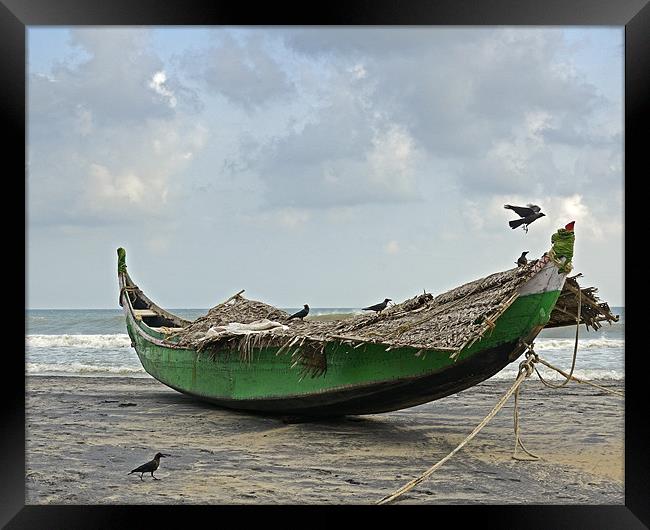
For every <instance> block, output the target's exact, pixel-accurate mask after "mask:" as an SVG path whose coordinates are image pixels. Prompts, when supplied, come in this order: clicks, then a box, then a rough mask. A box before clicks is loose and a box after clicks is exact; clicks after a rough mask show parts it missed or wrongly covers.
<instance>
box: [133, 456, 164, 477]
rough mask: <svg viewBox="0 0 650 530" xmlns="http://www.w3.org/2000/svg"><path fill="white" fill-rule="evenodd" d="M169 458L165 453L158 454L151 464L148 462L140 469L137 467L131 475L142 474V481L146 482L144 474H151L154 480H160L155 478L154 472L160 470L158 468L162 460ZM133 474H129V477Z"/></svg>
mask: <svg viewBox="0 0 650 530" xmlns="http://www.w3.org/2000/svg"><path fill="white" fill-rule="evenodd" d="M165 456H169V455H165V454H163V453H156V456H154V457H153V460H151V461H150V462H147V463H146V464H142V465H141V466H140V467H136V468H135V469H134V470H132V471H131V473H140V480H144V479H143V478H142V474H143V473H151V476H152V477H153V479H154V480H160V479H159V478H156V477H154V476H153V472H154V471H156V469H158V466H160V459H161V458H163V457H165ZM131 473H127V475H130V474H131Z"/></svg>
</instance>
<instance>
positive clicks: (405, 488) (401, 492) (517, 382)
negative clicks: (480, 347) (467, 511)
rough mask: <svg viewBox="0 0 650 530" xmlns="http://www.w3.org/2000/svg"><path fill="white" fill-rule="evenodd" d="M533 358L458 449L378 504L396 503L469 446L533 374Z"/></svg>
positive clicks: (526, 361)
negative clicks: (395, 501) (466, 445)
mask: <svg viewBox="0 0 650 530" xmlns="http://www.w3.org/2000/svg"><path fill="white" fill-rule="evenodd" d="M533 359H534V358H533V356H532V354H530V353H527V354H526V360H525V361H522V362H521V363H520V364H519V374H518V375H517V379H515V382H514V383H513V385H512V386H511V387H510V389H508V391H507V392H506V393H505V394H504V395H503V397H502V398H501V399H500V400H499V402H498V403H497V404H496V405H495V406H494V408H493V409H492V410H491V411H490V413H489V414H488V415H487V416H486V417H485V419H484V420H483V421H482V422H481V423H479V424H478V425H477V426H476V427H475V428H474V430H473V431H472V432H471V433H470V434H469V436H468V437H467V438H465V439H464V440H463V441H462V442H461V443H460V444H458V446H456V448H455V449H454V450H453V451H452V452H451V453H449V454H448V455H447V456H445V457H444V458H443V459H442V460H440V461H439V462H438V463H437V464H434V465H433V466H431V467H430V468H429V469H427V470H426V471H425V472H424V473H422V474H421V475H420V476H419V477H417V478H415V479H413V480H412V481H410V482H409V483H407V484H405V485H404V486H402V487H401V488H399V489H398V490H396V491H395V492H394V493H391V494H390V495H387V496H386V497H384V498H383V499H381V500H380V501H378V502H377V503H376V504H388V503H389V502H392V501H394V500H395V499H397V498H398V497H400V496H402V495H404V493H406V492H407V491H409V490H411V489H413V488H414V487H415V486H417V485H418V484H420V482H422V481H423V480H424V479H426V478H427V477H428V476H429V475H431V474H432V473H433V472H434V471H435V470H436V469H438V468H439V467H440V466H442V464H444V463H445V462H446V461H447V460H449V459H450V458H451V457H452V456H453V455H455V454H456V453H457V452H458V451H460V449H462V448H463V447H464V446H465V444H467V443H468V442H469V441H470V440H471V439H472V438H474V436H476V435H477V434H478V433H479V432H480V431H481V429H483V427H485V426H486V425H487V424H488V423H489V422H490V420H491V419H492V418H494V416H496V414H497V412H499V411H500V410H501V409H502V408H503V406H504V405H505V403H506V401H508V398H509V397H510V396H511V395H512V394H513V392H515V391H516V390H517V389H518V388H519V385H521V383H523V382H524V380H525V379H526V378H527V377H529V376H530V375H531V374H532V373H533V363H534V362H535V361H534V360H533Z"/></svg>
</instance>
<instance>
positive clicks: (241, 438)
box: [26, 376, 624, 505]
mask: <svg viewBox="0 0 650 530" xmlns="http://www.w3.org/2000/svg"><path fill="white" fill-rule="evenodd" d="M510 384H511V383H510V382H508V381H487V382H484V383H482V384H481V385H478V386H476V387H474V388H471V389H468V390H465V391H463V392H461V393H459V394H456V395H453V396H450V397H447V398H444V399H441V400H438V401H435V402H432V403H428V404H425V405H421V406H418V407H414V408H411V409H406V410H402V411H397V412H391V413H385V414H378V415H368V416H354V417H346V418H342V419H337V420H327V421H319V422H311V423H289V424H287V423H284V422H283V421H282V420H281V419H280V418H276V417H264V416H257V415H252V414H247V413H242V412H236V411H229V410H224V409H219V408H217V407H215V406H212V405H210V404H206V403H201V402H198V401H195V400H193V399H191V398H189V397H186V396H184V395H182V394H180V393H178V392H176V391H174V390H171V389H169V388H167V387H166V386H164V385H162V384H161V383H159V382H157V381H155V380H153V379H147V378H112V377H111V378H109V377H106V378H102V377H94V378H92V377H45V376H30V377H28V378H27V383H26V391H27V395H26V473H27V475H26V503H27V504H28V505H40V504H374V503H375V502H377V501H378V500H380V499H381V498H382V497H384V496H385V495H387V494H390V493H392V492H393V491H394V490H396V489H397V488H399V487H400V486H402V485H403V484H405V483H406V482H408V481H409V480H411V479H412V478H415V477H416V476H418V475H419V474H421V473H422V472H423V471H425V470H426V469H427V468H428V467H429V466H431V465H433V464H434V463H436V462H437V461H438V460H440V459H441V458H443V457H444V456H446V455H447V454H448V453H449V452H450V451H451V450H452V449H453V448H454V447H455V446H456V445H457V444H458V443H460V442H461V441H462V440H463V439H464V438H465V437H466V436H467V435H468V434H469V433H470V432H471V431H472V429H473V428H474V427H475V426H476V425H477V424H478V423H479V422H480V421H481V420H482V419H483V418H484V417H485V416H486V415H487V413H488V412H489V411H490V410H491V408H492V407H493V405H494V404H495V403H496V402H497V400H498V399H499V397H501V396H502V395H503V393H504V392H505V391H506V390H507V388H509V386H510ZM600 384H602V385H603V386H607V387H611V388H617V389H619V390H622V389H623V384H622V382H621V381H607V382H602V381H601V382H600ZM513 405H514V402H513V399H511V400H510V401H509V402H508V403H507V404H506V406H505V407H504V408H503V409H502V411H501V412H500V413H499V414H498V415H497V416H496V417H495V418H494V419H493V420H492V421H491V422H490V423H489V424H488V425H487V427H485V428H484V429H483V431H481V432H480V433H479V434H478V436H477V437H476V438H474V440H472V441H471V442H470V443H469V444H468V445H467V446H466V447H465V448H463V449H462V450H461V451H460V452H459V453H458V454H456V455H455V456H454V457H453V458H452V459H451V460H449V461H448V462H447V463H445V464H444V465H443V466H442V467H441V468H440V469H439V470H438V471H436V472H435V473H434V474H433V475H432V476H431V477H430V478H429V479H427V480H426V481H425V482H423V483H422V484H420V485H419V486H417V487H416V488H415V489H414V490H412V491H410V492H409V493H407V494H406V495H404V496H403V497H401V498H400V500H399V503H400V504H620V505H622V504H624V475H623V472H624V399H623V398H621V397H619V396H615V395H612V394H608V393H605V392H602V391H600V390H598V389H596V388H593V387H590V386H587V385H580V384H576V383H570V384H569V385H568V386H567V387H564V388H562V389H559V390H553V389H549V388H545V387H543V386H542V384H541V383H540V382H539V381H537V380H533V379H530V380H528V381H526V382H525V383H524V385H523V387H522V393H521V399H520V405H521V407H520V420H521V436H522V439H523V441H524V443H525V445H526V447H527V448H528V449H529V450H530V451H532V452H533V453H536V454H537V455H539V456H540V459H539V460H537V461H527V462H522V461H517V460H513V459H512V458H511V457H512V454H513V448H514V431H513V419H512V416H513ZM158 451H160V452H163V453H168V454H170V455H171V456H170V457H168V458H165V459H162V460H161V466H160V469H159V470H158V471H156V473H155V475H156V477H158V478H159V479H160V480H157V481H156V480H152V478H151V476H150V475H145V476H144V477H143V478H144V481H141V480H140V476H139V474H132V475H128V472H129V471H130V470H131V469H133V468H135V467H137V466H139V465H140V464H142V463H144V462H146V461H148V460H150V459H151V458H152V457H153V455H154V454H155V453H156V452H158ZM519 454H521V453H519Z"/></svg>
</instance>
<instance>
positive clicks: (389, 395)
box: [127, 290, 560, 416]
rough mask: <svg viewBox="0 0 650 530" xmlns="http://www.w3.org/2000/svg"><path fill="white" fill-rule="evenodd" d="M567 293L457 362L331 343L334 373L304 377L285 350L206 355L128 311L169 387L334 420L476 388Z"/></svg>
mask: <svg viewBox="0 0 650 530" xmlns="http://www.w3.org/2000/svg"><path fill="white" fill-rule="evenodd" d="M559 295H560V290H552V291H545V292H539V293H534V294H526V295H522V296H519V297H518V298H517V299H516V300H515V301H514V302H513V303H512V304H511V305H510V307H508V309H506V311H505V312H504V313H503V314H502V315H501V316H500V317H499V318H498V320H497V321H496V322H495V327H494V329H492V330H491V332H488V333H486V335H485V336H483V337H482V338H481V340H479V341H477V342H475V343H474V344H473V345H471V346H470V347H467V348H464V349H463V350H461V351H460V353H459V354H458V355H457V356H456V357H455V358H454V359H452V358H450V354H449V352H448V351H446V352H445V351H431V350H427V351H426V352H422V353H421V354H419V355H416V354H417V353H419V351H418V349H417V348H410V347H408V348H399V349H391V350H389V351H386V348H385V347H384V346H382V345H378V344H364V345H362V346H360V347H357V348H354V347H353V346H351V345H349V344H347V343H343V342H332V343H331V344H329V345H328V346H327V347H326V349H325V355H326V358H327V371H326V373H325V374H323V375H320V376H316V377H309V376H307V377H301V373H300V369H299V366H293V367H292V365H293V364H294V359H292V358H291V356H290V355H287V354H286V353H281V354H280V355H276V354H277V352H278V348H263V349H258V350H255V351H254V354H253V358H252V359H251V360H250V361H242V360H241V359H240V355H239V352H237V351H227V350H222V351H219V352H217V353H216V354H208V353H206V352H203V353H199V352H197V351H195V350H191V349H185V348H180V347H176V346H173V345H169V344H168V343H163V336H162V335H161V334H159V333H157V332H155V331H153V330H152V329H151V328H149V327H148V326H147V325H146V324H144V323H142V322H141V321H138V320H135V319H134V318H133V316H132V315H131V314H130V313H128V312H127V330H128V333H129V336H130V337H131V340H132V344H133V346H134V347H135V349H136V351H137V354H138V356H139V358H140V361H141V363H142V365H143V367H144V369H145V370H146V371H147V372H148V373H149V374H151V375H152V376H153V377H154V378H156V379H157V380H159V381H160V382H162V383H164V384H165V385H167V386H169V387H171V388H173V389H175V390H178V391H179V392H183V393H185V394H188V395H191V396H194V397H196V398H199V399H201V400H204V401H210V402H212V403H215V404H218V405H220V406H223V407H228V408H233V409H241V410H251V411H257V412H264V413H278V414H298V415H309V416H335V415H344V414H372V413H379V412H387V411H391V410H398V409H402V408H406V407H412V406H415V405H419V404H422V403H426V402H428V401H432V400H434V399H439V398H441V397H445V396H447V395H450V394H453V393H456V392H459V391H461V390H464V389H465V388H469V387H471V386H473V385H475V384H477V383H479V382H481V381H484V380H485V379H487V378H489V377H491V376H492V375H494V374H496V373H497V372H499V371H500V370H502V369H503V368H504V367H505V366H506V365H507V364H509V363H511V362H513V361H515V360H516V359H517V358H518V357H519V356H520V355H521V354H522V353H523V352H524V351H525V349H526V347H525V344H524V342H527V343H530V342H532V341H533V340H534V338H535V337H536V336H537V334H538V333H539V332H540V331H541V330H542V329H543V327H544V325H545V324H546V323H547V322H548V320H549V318H550V314H551V311H552V310H553V307H554V306H555V302H556V301H557V299H558V297H559Z"/></svg>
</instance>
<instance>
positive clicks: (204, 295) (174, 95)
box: [27, 27, 624, 308]
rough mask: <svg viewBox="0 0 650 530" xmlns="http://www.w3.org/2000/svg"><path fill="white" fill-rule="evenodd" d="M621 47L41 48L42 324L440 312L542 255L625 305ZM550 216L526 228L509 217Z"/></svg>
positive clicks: (80, 33) (30, 183)
mask: <svg viewBox="0 0 650 530" xmlns="http://www.w3.org/2000/svg"><path fill="white" fill-rule="evenodd" d="M623 37H624V30H623V28H622V27H593V28H590V27H582V28H559V27H552V28H551V27H498V28H496V27H495V28H490V27H485V28H482V27H481V28H479V27H467V28H462V27H419V28H416V27H385V28H383V27H363V28H361V27H330V28H326V27H323V28H316V27H309V28H300V27H277V28H273V27H263V28H245V27H233V28H202V27H186V28H162V27H161V28H158V27H141V28H137V27H128V28H121V27H106V28H101V27H99V28H93V27H83V28H81V27H77V28H50V27H31V28H28V42H27V45H28V94H27V97H28V121H27V124H28V178H27V201H28V202H27V216H28V219H27V221H28V225H27V228H28V230H27V250H28V254H27V265H28V285H27V292H28V307H30V308H116V307H118V306H117V294H118V287H117V279H116V248H117V247H119V246H123V247H125V248H126V250H127V263H128V265H129V271H130V273H131V275H132V277H133V279H134V281H135V282H136V283H137V284H138V285H139V286H140V287H141V288H143V289H144V291H145V292H146V293H147V294H148V295H150V296H151V297H152V299H154V300H155V301H156V302H158V303H159V304H160V305H162V306H164V307H169V308H180V307H192V308H207V307H211V306H213V305H215V304H217V303H219V302H220V301H222V300H223V299H225V298H227V297H228V296H230V295H231V294H233V293H235V292H237V291H239V290H240V289H246V295H247V296H248V297H250V298H255V299H260V300H263V301H266V302H268V303H271V304H274V305H277V306H280V307H299V306H301V305H302V304H304V303H308V304H310V306H312V307H361V306H364V305H368V304H372V303H376V302H379V301H381V300H383V299H384V298H385V297H388V298H392V299H394V300H395V301H398V302H399V301H402V300H404V299H406V298H408V297H411V296H414V295H415V294H418V293H421V292H422V290H423V289H426V290H427V292H432V293H434V294H437V293H440V292H443V291H445V290H448V289H450V288H453V287H455V286H457V285H459V284H462V283H465V282H467V281H470V280H473V279H476V278H479V277H482V276H485V275H487V274H490V273H492V272H497V271H501V270H506V269H509V268H511V267H513V266H514V261H515V260H516V259H517V257H518V256H519V254H520V253H521V252H522V251H523V250H528V251H530V254H529V257H539V256H540V255H541V254H542V253H543V252H545V251H546V250H548V249H549V248H550V236H551V234H552V233H553V232H554V231H555V230H556V229H557V228H559V227H561V226H564V224H566V223H567V222H569V221H571V220H575V221H576V253H575V258H574V267H575V272H582V273H583V275H584V278H583V280H582V282H583V284H584V285H593V286H597V287H598V288H599V294H600V295H601V297H602V298H603V299H604V300H606V301H608V302H609V303H610V304H611V305H623V304H624V300H623V281H624V277H623V187H624V181H623V79H624V77H623V73H624V71H623V51H624V44H623V42H624V41H623ZM528 202H534V203H536V204H539V205H541V206H542V209H543V211H544V212H545V213H546V214H547V217H544V218H542V219H540V220H538V221H536V222H535V223H534V224H532V225H531V226H530V231H529V232H528V233H527V234H526V233H524V232H523V230H521V229H518V230H511V229H510V228H509V226H508V224H507V223H508V221H509V220H510V219H512V218H513V215H514V214H513V213H512V212H510V211H508V210H505V209H504V208H503V205H504V204H505V203H511V204H521V205H523V204H526V203H528Z"/></svg>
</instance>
